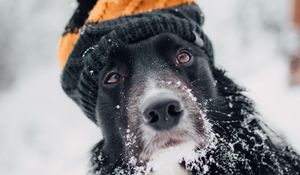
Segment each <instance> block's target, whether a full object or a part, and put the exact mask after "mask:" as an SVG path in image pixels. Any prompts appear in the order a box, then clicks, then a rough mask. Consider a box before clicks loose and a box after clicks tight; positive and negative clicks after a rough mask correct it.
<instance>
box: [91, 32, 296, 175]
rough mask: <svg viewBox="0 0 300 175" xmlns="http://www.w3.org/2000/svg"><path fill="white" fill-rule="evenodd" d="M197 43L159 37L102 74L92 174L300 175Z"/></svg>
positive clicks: (286, 150)
mask: <svg viewBox="0 0 300 175" xmlns="http://www.w3.org/2000/svg"><path fill="white" fill-rule="evenodd" d="M202 42H203V41H201V40H200V41H199V40H198V42H197V43H196V44H195V43H191V42H189V41H186V40H184V39H182V38H180V37H179V36H176V35H174V34H160V35H157V36H154V37H151V38H148V39H145V40H143V41H141V42H138V43H134V44H130V45H127V46H124V47H119V48H118V49H116V50H114V51H113V52H112V53H110V56H109V59H108V60H109V61H108V63H107V64H106V65H105V67H104V68H103V71H101V73H100V75H99V79H100V81H99V82H100V84H99V87H98V95H99V97H98V101H97V120H98V121H99V123H100V125H101V127H102V131H103V136H104V138H105V139H104V140H102V141H100V142H99V143H98V144H97V145H96V146H95V148H94V149H93V151H92V158H91V162H92V170H91V173H92V174H169V175H171V174H172V175H173V174H174V175H177V174H186V175H188V174H253V175H254V174H262V175H269V174H272V175H273V174H274V175H275V174H276V175H278V174H282V175H296V174H299V173H300V157H299V155H298V154H297V153H295V151H293V149H292V148H290V147H289V146H288V145H287V144H286V143H285V142H284V140H282V139H281V138H280V137H279V136H278V135H276V134H275V133H274V132H273V131H272V130H270V129H269V128H268V126H267V125H266V124H264V123H263V122H262V121H261V120H260V119H259V118H258V117H257V116H258V114H257V113H256V112H255V110H254V109H253V104H252V102H251V100H249V99H248V98H247V97H245V96H244V95H243V94H242V91H243V90H242V89H241V88H239V87H238V86H237V85H236V84H235V83H234V82H233V81H232V80H231V79H230V78H228V77H227V76H226V75H225V73H224V71H222V70H220V69H218V68H216V67H215V66H212V65H211V64H209V63H208V61H207V59H208V58H207V55H206V54H205V53H204V52H203V50H202V49H201V43H202Z"/></svg>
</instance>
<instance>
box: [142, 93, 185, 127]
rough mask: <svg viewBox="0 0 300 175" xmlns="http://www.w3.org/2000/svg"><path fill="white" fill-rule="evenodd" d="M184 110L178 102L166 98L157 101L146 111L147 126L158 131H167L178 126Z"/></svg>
mask: <svg viewBox="0 0 300 175" xmlns="http://www.w3.org/2000/svg"><path fill="white" fill-rule="evenodd" d="M183 112H184V109H183V107H182V105H181V104H180V102H179V101H178V100H174V99H170V98H165V99H159V100H155V101H153V102H152V103H150V104H149V105H148V106H147V107H146V108H145V110H144V112H143V114H144V119H145V121H146V122H147V124H149V125H151V126H152V127H153V128H155V129H157V130H166V129H170V128H172V127H174V126H176V125H177V124H178V122H179V119H180V117H181V116H182V115H183Z"/></svg>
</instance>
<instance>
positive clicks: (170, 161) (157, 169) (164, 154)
mask: <svg viewBox="0 0 300 175" xmlns="http://www.w3.org/2000/svg"><path fill="white" fill-rule="evenodd" d="M194 148H195V143H193V142H189V143H184V144H180V145H178V146H175V147H170V148H166V149H162V150H158V151H156V152H155V153H154V154H153V155H152V158H151V160H150V161H149V162H148V164H147V167H148V168H151V169H152V171H151V173H150V174H149V175H166V174H167V175H188V172H187V171H186V170H185V169H184V168H182V167H181V166H180V164H179V162H180V160H182V158H184V159H185V160H195V158H196V156H197V155H196V153H195V152H194Z"/></svg>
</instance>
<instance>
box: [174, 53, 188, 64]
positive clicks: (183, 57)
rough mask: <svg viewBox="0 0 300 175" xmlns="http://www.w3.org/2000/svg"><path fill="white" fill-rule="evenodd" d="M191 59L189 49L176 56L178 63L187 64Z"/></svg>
mask: <svg viewBox="0 0 300 175" xmlns="http://www.w3.org/2000/svg"><path fill="white" fill-rule="evenodd" d="M190 61H191V54H190V53H189V52H187V51H182V52H180V53H179V54H178V55H177V57H176V63H177V64H187V63H188V62H190Z"/></svg>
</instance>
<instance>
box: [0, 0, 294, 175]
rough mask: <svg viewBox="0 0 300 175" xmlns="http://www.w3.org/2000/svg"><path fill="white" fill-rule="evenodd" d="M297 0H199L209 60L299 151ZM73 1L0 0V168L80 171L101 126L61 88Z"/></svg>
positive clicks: (47, 174)
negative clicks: (61, 48)
mask: <svg viewBox="0 0 300 175" xmlns="http://www.w3.org/2000/svg"><path fill="white" fill-rule="evenodd" d="M299 1H300V0H247V1H241V0H223V1H220V0H199V4H200V6H201V8H202V10H203V11H204V13H205V15H206V24H205V27H204V30H205V31H206V33H207V34H208V35H209V36H210V38H211V40H212V42H213V44H214V47H215V52H216V64H217V65H218V66H220V67H222V68H224V69H226V70H228V75H229V76H230V77H232V78H233V79H234V80H235V81H237V82H238V83H239V84H240V85H242V86H243V87H246V88H247V95H248V96H250V97H251V98H252V99H254V101H255V102H256V106H257V108H258V111H259V112H260V113H261V114H262V117H263V119H264V120H265V121H266V122H267V123H268V124H270V126H271V127H272V128H274V129H275V130H277V131H278V132H280V133H281V134H282V135H283V136H284V137H286V138H287V140H288V141H289V142H290V143H291V144H292V145H293V146H294V147H295V148H296V149H297V150H298V151H300V139H299V133H300V127H299V122H300V114H299V113H300V108H299V107H300V42H299V41H300V2H299ZM75 7H76V2H75V0H51V1H41V0H25V1H24V0H14V1H4V0H0V53H1V54H0V174H9V175H19V174H23V175H33V174H44V175H53V174H55V175H82V174H85V173H86V172H87V166H88V152H89V150H90V149H91V147H92V146H93V145H94V144H95V143H96V142H97V141H99V140H100V138H101V133H100V131H99V129H98V128H97V127H95V126H94V124H93V123H92V122H90V121H89V120H88V119H87V118H86V117H85V116H84V115H83V114H82V112H81V111H80V110H79V108H78V107H77V106H76V105H75V104H74V103H73V102H72V101H71V100H70V99H69V98H67V96H66V95H65V94H64V93H63V91H62V89H61V87H60V83H59V76H60V71H61V70H60V69H59V66H58V61H57V60H58V59H57V56H56V47H57V42H58V40H59V38H60V35H61V33H62V32H63V28H64V26H65V24H66V23H67V21H68V19H69V18H70V16H71V15H72V13H73V10H74V8H75Z"/></svg>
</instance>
